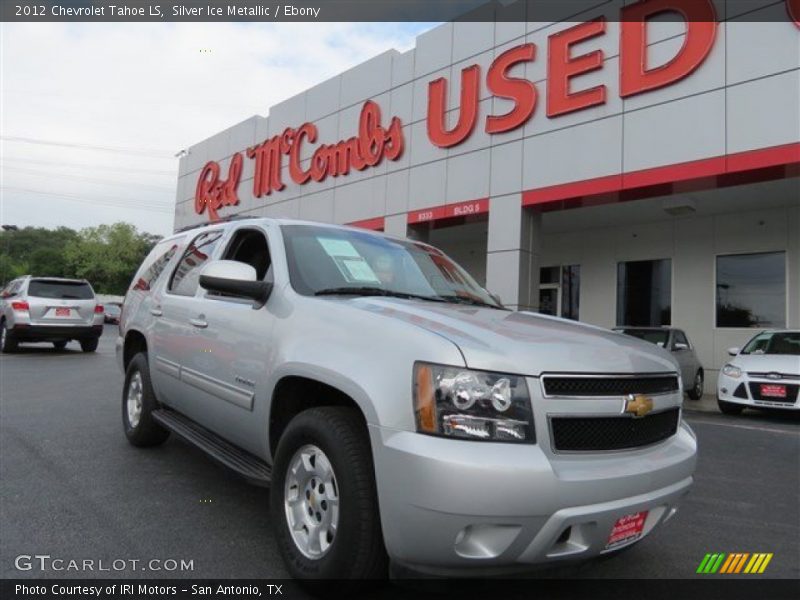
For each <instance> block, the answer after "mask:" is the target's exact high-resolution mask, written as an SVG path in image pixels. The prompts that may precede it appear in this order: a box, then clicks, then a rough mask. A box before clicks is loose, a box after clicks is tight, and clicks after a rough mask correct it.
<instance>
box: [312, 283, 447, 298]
mask: <svg viewBox="0 0 800 600" xmlns="http://www.w3.org/2000/svg"><path fill="white" fill-rule="evenodd" d="M314 295H315V296H337V295H343V296H344V295H352V296H391V297H392V298H405V299H413V300H428V301H430V302H445V300H443V299H442V298H438V297H436V296H423V295H421V294H409V293H406V292H399V291H396V290H386V289H384V288H380V287H373V286H363V287H336V288H325V289H323V290H319V291H317V292H314Z"/></svg>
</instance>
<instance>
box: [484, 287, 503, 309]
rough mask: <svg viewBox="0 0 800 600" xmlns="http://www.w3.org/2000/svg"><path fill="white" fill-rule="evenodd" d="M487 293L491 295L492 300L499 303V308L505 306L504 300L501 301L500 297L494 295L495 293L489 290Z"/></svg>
mask: <svg viewBox="0 0 800 600" xmlns="http://www.w3.org/2000/svg"><path fill="white" fill-rule="evenodd" d="M486 293H487V294H489V297H490V298H491V299H492V300H494V301H495V302H497V304H498V305H499V306H501V307H502V306H503V301H502V300H500V296H498V295H497V294H493V293H492V292H490V291H489V290H486Z"/></svg>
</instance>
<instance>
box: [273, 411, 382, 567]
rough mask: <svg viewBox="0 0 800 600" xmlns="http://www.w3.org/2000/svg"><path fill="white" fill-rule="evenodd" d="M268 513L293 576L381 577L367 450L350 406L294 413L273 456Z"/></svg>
mask: <svg viewBox="0 0 800 600" xmlns="http://www.w3.org/2000/svg"><path fill="white" fill-rule="evenodd" d="M270 512H271V514H272V521H273V523H274V524H275V529H276V531H275V533H276V537H277V540H278V547H279V548H280V551H281V554H282V556H283V559H284V561H285V563H286V566H287V567H288V569H289V572H290V573H291V575H292V576H293V577H295V578H298V579H383V578H385V577H386V575H387V570H388V558H387V556H386V550H385V548H384V545H383V535H382V533H381V525H380V515H379V512H378V498H377V492H376V489H375V477H374V474H373V467H372V452H371V450H370V445H369V437H368V434H367V428H366V426H365V424H364V419H363V418H362V417H361V415H360V414H359V413H358V412H357V411H356V410H354V409H351V408H344V407H333V406H323V407H319V408H312V409H309V410H306V411H303V412H302V413H300V414H299V415H297V416H296V417H295V418H294V419H292V421H291V422H290V423H289V425H288V426H287V428H286V431H285V432H284V433H283V435H282V436H281V438H280V441H279V443H278V450H277V452H276V455H275V464H274V468H273V480H272V486H271V490H270Z"/></svg>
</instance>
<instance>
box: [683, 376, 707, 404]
mask: <svg viewBox="0 0 800 600" xmlns="http://www.w3.org/2000/svg"><path fill="white" fill-rule="evenodd" d="M686 393H687V395H688V396H689V398H690V399H692V400H700V398H702V397H703V372H702V371H697V373H696V374H695V376H694V386H692V389H690V390H689V391H688V392H686Z"/></svg>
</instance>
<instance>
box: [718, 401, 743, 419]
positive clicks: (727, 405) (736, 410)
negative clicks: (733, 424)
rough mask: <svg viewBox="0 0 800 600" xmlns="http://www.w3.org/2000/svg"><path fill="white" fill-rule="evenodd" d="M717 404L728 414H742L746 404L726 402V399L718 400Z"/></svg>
mask: <svg viewBox="0 0 800 600" xmlns="http://www.w3.org/2000/svg"><path fill="white" fill-rule="evenodd" d="M717 406H719V409H720V410H721V411H722V412H723V413H724V414H726V415H740V414H742V411H743V410H744V406H742V405H741V404H736V403H734V402H725V401H724V400H717Z"/></svg>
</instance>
